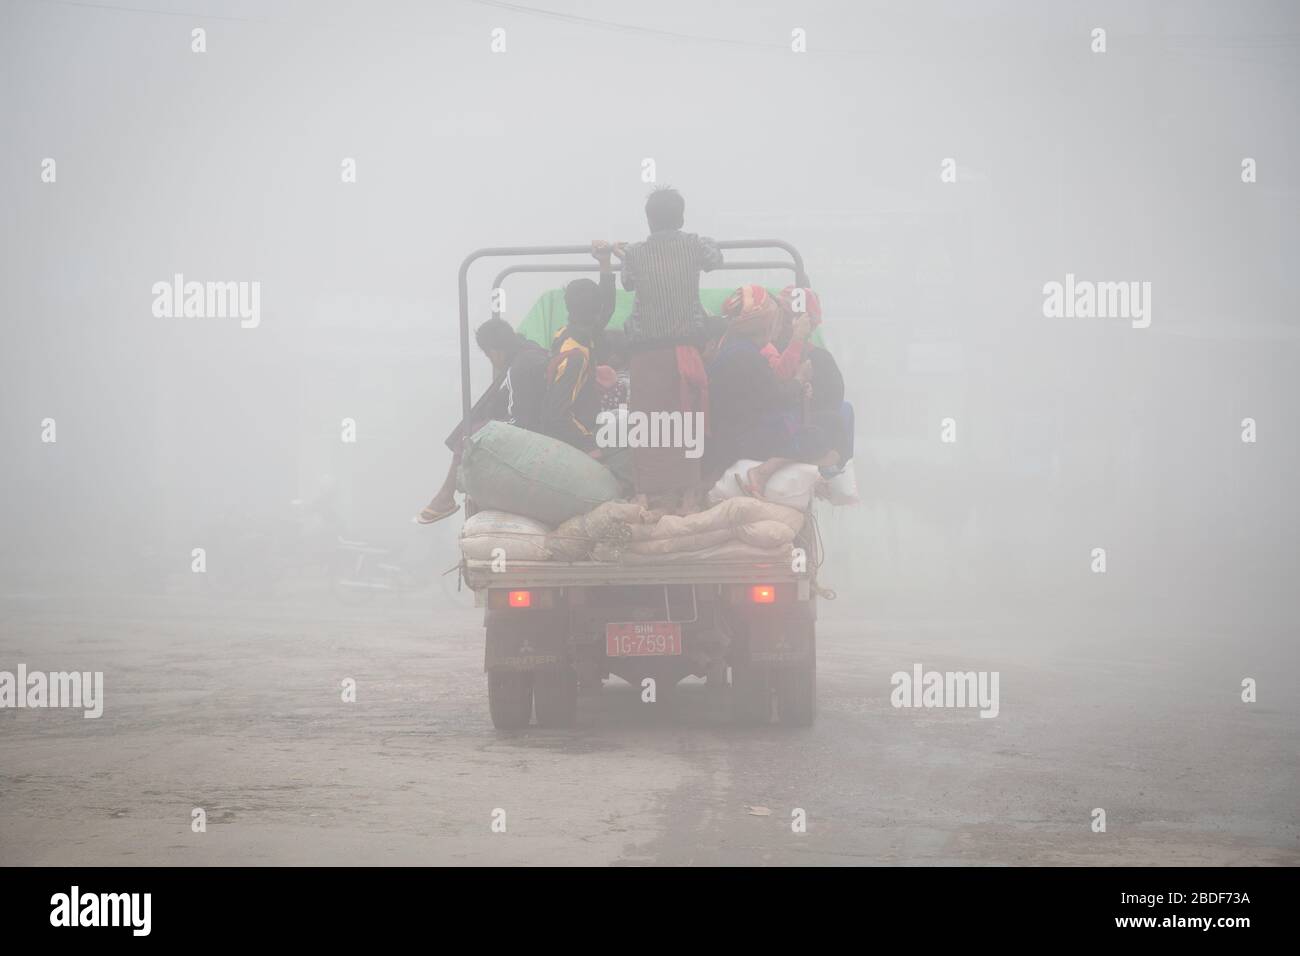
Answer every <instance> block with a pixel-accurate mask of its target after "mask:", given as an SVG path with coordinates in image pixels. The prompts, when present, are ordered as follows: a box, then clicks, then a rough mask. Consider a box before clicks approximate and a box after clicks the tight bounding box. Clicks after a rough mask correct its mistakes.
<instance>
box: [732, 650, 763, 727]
mask: <svg viewBox="0 0 1300 956" xmlns="http://www.w3.org/2000/svg"><path fill="white" fill-rule="evenodd" d="M731 713H732V718H733V719H734V720H735V722H736V723H738V724H740V725H742V726H746V727H753V726H758V725H761V724H766V723H768V722H770V721H771V719H772V672H771V670H769V669H768V668H766V667H754V666H753V665H748V664H746V665H742V666H740V667H733V668H732V669H731Z"/></svg>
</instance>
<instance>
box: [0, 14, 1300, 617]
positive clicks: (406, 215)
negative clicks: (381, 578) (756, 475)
mask: <svg viewBox="0 0 1300 956" xmlns="http://www.w3.org/2000/svg"><path fill="white" fill-rule="evenodd" d="M538 3H539V4H540V5H543V6H544V7H545V9H546V10H549V11H552V12H554V13H558V14H562V15H543V14H540V13H530V12H528V10H527V9H526V8H525V7H524V6H523V5H519V6H517V7H516V6H512V5H509V4H496V3H487V2H469V0H466V2H451V0H447V2H438V3H415V2H388V0H381V2H371V3H365V4H361V3H356V4H346V3H318V2H311V3H308V2H265V3H253V2H243V3H239V2H233V3H231V2H228V3H221V4H217V3H211V2H207V3H204V2H197V0H195V2H188V3H187V2H176V3H169V2H166V0H139V2H138V5H131V6H125V5H124V6H120V7H110V6H109V5H108V4H106V3H104V4H99V3H93V2H86V3H72V2H53V0H49V2H40V0H2V2H0V89H2V91H3V95H2V96H0V131H2V133H0V142H2V146H0V230H2V233H0V235H2V240H0V241H2V242H3V246H2V248H0V252H2V254H0V280H2V281H3V284H2V286H0V302H2V303H3V333H4V334H3V339H0V362H2V363H3V364H2V366H0V381H2V382H3V403H2V404H0V420H2V427H3V435H2V436H0V437H2V438H3V446H2V447H3V461H4V465H3V486H2V487H0V492H2V493H3V497H2V499H0V516H2V521H3V533H4V547H3V557H2V560H3V567H2V568H0V571H2V572H3V581H4V586H5V588H6V589H7V590H9V591H13V592H20V591H25V590H35V591H41V592H45V591H50V590H55V591H68V592H77V591H93V590H99V589H104V588H108V589H128V590H130V589H140V590H146V589H152V588H160V587H169V586H170V587H174V586H176V585H177V582H178V581H183V580H184V579H185V578H186V577H188V576H189V562H190V549H191V548H193V547H206V548H208V552H209V553H208V561H209V567H210V568H213V567H214V566H219V565H221V564H222V563H223V562H224V563H231V562H234V561H244V560H250V561H251V560H253V559H252V558H251V557H249V556H248V554H247V553H248V551H249V549H250V548H252V547H253V546H252V545H250V544H249V543H248V542H250V541H259V540H265V536H272V537H273V535H274V531H273V529H274V528H276V527H278V526H279V524H280V523H281V522H282V521H283V518H284V514H285V511H286V508H287V503H288V501H289V500H290V499H292V498H297V497H302V496H304V495H312V494H314V493H315V492H316V491H317V490H318V489H319V487H320V486H321V483H322V481H323V479H324V476H326V475H329V476H331V477H332V478H333V480H334V481H335V482H336V484H337V488H338V497H339V511H340V514H341V516H342V518H343V521H344V523H345V524H346V529H347V531H348V533H349V534H350V535H352V536H354V537H358V538H362V539H364V540H367V541H375V542H382V543H384V544H386V545H392V546H394V547H399V548H401V549H403V552H404V553H408V554H413V555H415V556H417V557H418V558H419V559H420V560H422V561H424V562H426V563H427V565H428V566H429V567H430V568H434V567H437V568H439V569H440V568H444V567H448V566H450V565H451V564H453V563H454V562H455V561H456V560H457V551H456V548H455V534H456V522H455V521H448V522H445V523H443V524H441V525H439V526H437V527H435V528H417V527H415V526H413V525H411V524H410V517H411V515H412V514H414V512H415V511H416V510H418V508H419V507H420V506H421V505H422V504H423V503H424V502H425V501H426V500H427V499H428V498H429V496H430V495H431V494H432V492H433V490H434V488H435V487H436V485H437V483H438V481H439V480H440V478H441V475H442V473H443V470H444V468H445V465H446V460H447V453H446V450H445V449H444V447H443V445H442V439H443V437H444V436H445V435H446V433H447V432H448V430H449V429H450V428H451V426H452V425H453V423H454V422H455V420H456V419H457V418H458V417H459V414H460V391H459V381H458V372H457V359H456V354H457V349H458V344H457V341H458V340H457V333H456V270H457V267H458V265H459V263H460V261H461V259H462V258H463V257H464V256H465V255H466V254H467V253H468V252H469V251H471V250H473V249H475V248H478V247H480V246H486V245H501V244H514V243H520V244H527V243H575V242H586V241H587V240H589V239H592V238H595V237H606V238H610V239H635V238H638V237H640V236H641V235H643V234H644V232H645V226H644V220H643V216H642V211H641V209H642V203H643V201H644V197H645V195H646V193H647V191H648V186H647V185H646V184H645V183H643V182H642V181H641V175H640V173H641V161H642V159H643V158H645V157H653V158H654V159H655V161H656V164H657V169H658V179H659V181H660V182H661V183H668V184H672V185H674V186H676V187H678V188H679V189H680V190H681V191H682V192H683V193H684V194H685V196H686V199H687V228H688V229H691V230H694V231H699V232H702V233H704V234H706V235H711V236H714V237H717V238H740V237H760V236H761V237H766V236H774V237H781V238H784V239H786V240H789V241H791V242H793V243H794V244H795V245H797V246H798V247H799V249H800V250H801V251H802V253H803V255H804V257H805V260H806V262H807V267H808V271H809V274H810V276H811V279H812V283H813V285H814V287H815V288H816V289H817V290H818V291H819V293H820V294H821V297H822V301H823V303H824V306H825V310H826V319H827V322H826V326H825V332H826V336H827V343H828V345H829V347H830V348H831V349H832V351H833V352H835V353H836V355H837V356H838V358H839V361H840V364H841V366H842V367H843V369H844V372H845V375H846V379H847V381H848V388H849V392H850V397H851V399H852V400H853V401H854V403H855V405H856V407H857V412H858V435H857V440H858V458H859V460H858V473H859V478H860V482H861V485H862V490H863V494H864V499H865V500H864V503H863V505H862V506H860V507H858V508H855V509H838V510H836V511H835V512H833V513H832V512H831V511H830V510H829V509H824V510H823V512H822V517H823V521H822V526H823V530H824V531H825V533H826V538H827V542H828V547H829V550H830V554H831V561H830V563H828V565H827V567H826V568H825V570H824V573H823V583H825V584H827V585H829V586H831V587H834V588H835V589H836V590H837V591H838V592H839V594H840V596H841V603H840V605H839V606H840V607H841V608H844V607H848V608H850V609H860V608H864V607H871V606H873V603H875V602H886V601H908V602H914V603H915V604H917V605H919V606H928V605H929V604H932V603H937V602H945V603H951V602H957V603H958V605H959V606H961V607H964V608H966V609H967V612H968V613H977V612H980V611H985V610H987V611H1002V612H1009V613H1013V614H1014V613H1016V609H1017V608H1019V607H1025V606H1029V605H1030V604H1033V605H1034V606H1042V607H1047V608H1056V607H1060V606H1062V605H1066V606H1070V607H1078V608H1091V607H1095V606H1097V604H1098V602H1105V601H1113V602H1116V605H1117V606H1118V605H1119V604H1124V605H1136V606H1140V607H1143V608H1145V609H1147V611H1148V612H1149V613H1150V614H1151V615H1152V618H1151V619H1152V630H1153V632H1159V633H1163V634H1164V635H1165V636H1167V637H1170V638H1174V637H1176V624H1175V623H1174V622H1175V621H1176V620H1178V619H1180V618H1181V617H1182V616H1183V614H1184V612H1190V613H1191V614H1193V615H1196V616H1198V617H1204V616H1206V615H1209V616H1211V617H1213V618H1214V619H1221V620H1222V621H1223V622H1225V623H1227V624H1230V625H1231V626H1232V627H1233V628H1256V629H1257V628H1261V627H1272V628H1277V631H1278V633H1279V634H1280V635H1282V634H1291V635H1293V633H1294V625H1293V612H1294V610H1295V608H1296V596H1295V593H1294V592H1295V583H1296V570H1297V562H1296V543H1295V542H1296V533H1297V516H1298V514H1300V507H1298V506H1297V500H1296V494H1295V487H1296V477H1297V463H1298V458H1297V451H1296V449H1297V438H1298V437H1300V428H1297V423H1296V419H1295V410H1296V398H1297V385H1296V373H1297V367H1298V365H1300V348H1298V347H1297V346H1298V344H1300V340H1298V338H1297V309H1296V294H1297V283H1298V280H1297V269H1296V253H1297V250H1298V242H1297V240H1298V239H1300V225H1298V223H1300V215H1298V213H1300V203H1298V202H1297V195H1298V194H1297V187H1296V178H1297V170H1300V156H1298V154H1297V147H1298V146H1300V136H1297V128H1296V116H1297V111H1296V90H1297V89H1300V13H1298V12H1297V8H1296V6H1295V5H1294V4H1292V3H1288V2H1278V3H1265V2H1247V3H1231V4H1229V3H1204V2H1202V3H1195V2H1193V3H1189V2H1168V3H1134V2H1127V0H1126V2H1116V3H1078V4H1070V5H1066V4H1059V3H1041V2H1021V3H1007V2H987V0H985V2H980V3H978V4H976V3H969V2H951V3H906V4H902V3H898V4H881V3H864V2H861V0H845V2H811V3H809V2H798V3H794V2H789V3H784V2H771V3H763V4H753V3H740V2H728V3H716V4H700V3H696V2H663V0H656V2H655V3H631V2H626V0H602V2H599V3H597V2H575V0H538ZM196 26H201V27H203V28H205V29H206V31H207V52H206V53H204V54H202V55H197V54H194V53H192V52H191V51H190V30H191V29H192V28H193V27H196ZM494 27H503V28H504V29H505V30H506V31H507V44H508V50H507V52H506V53H505V54H497V55H494V54H492V53H491V52H490V40H491V37H490V31H491V30H492V29H493V28H494ZM632 27H635V29H633V28H632ZM794 27H802V28H804V29H806V30H807V33H808V43H809V52H808V53H807V54H804V55H795V54H792V53H791V52H790V50H789V42H790V31H791V29H792V28H794ZM1094 27H1104V28H1105V29H1106V30H1107V44H1108V52H1106V53H1105V54H1104V55H1097V54H1094V53H1092V52H1091V50H1090V42H1091V40H1090V31H1091V30H1092V28H1094ZM1246 156H1250V157H1254V158H1255V159H1256V161H1257V163H1258V178H1259V181H1258V182H1257V183H1256V184H1253V185H1244V184H1243V183H1242V182H1241V180H1240V163H1241V159H1242V158H1243V157H1246ZM44 157H53V158H54V159H56V160H57V163H58V167H57V169H58V181H57V183H56V184H53V185H49V184H43V183H42V182H41V181H40V172H41V168H40V164H41V160H42V159H43V158H44ZM344 157H354V158H355V159H356V161H357V170H358V181H357V183H355V184H351V185H345V184H342V183H341V182H340V162H341V160H342V159H343V158H344ZM945 157H953V158H955V159H956V161H957V166H958V169H959V182H958V183H956V184H943V183H941V182H940V179H939V170H940V162H941V161H942V160H943V159H944V158H945ZM498 267H499V265H498V263H496V262H493V263H491V264H487V265H480V266H479V267H478V268H477V269H476V270H475V271H474V273H473V274H472V277H471V282H472V290H471V291H472V295H473V296H474V300H473V313H472V317H471V318H472V321H473V322H474V323H475V324H477V323H478V322H480V321H482V320H483V319H484V318H486V317H487V315H488V306H487V294H488V285H489V283H490V281H491V278H492V275H493V274H495V272H496V269H497V268H498ZM176 272H180V273H183V274H184V275H185V277H186V278H187V279H190V280H199V281H253V280H258V281H260V282H261V286H262V317H261V326H260V327H259V328H257V329H256V330H245V329H241V328H240V327H239V322H238V320H237V319H158V318H155V317H153V315H152V314H151V311H150V310H151V304H152V301H153V296H152V293H151V286H152V284H153V283H154V282H156V281H160V280H169V279H170V277H171V276H172V275H173V273H176ZM1067 272H1073V273H1075V274H1076V276H1078V277H1079V278H1080V279H1090V280H1098V281H1149V282H1151V283H1152V285H1153V306H1154V310H1153V319H1152V323H1151V327H1150V328H1148V329H1144V330H1136V329H1133V328H1131V325H1130V323H1129V322H1128V321H1127V320H1122V319H1112V320H1095V319H1094V320H1088V319H1059V320H1051V319H1046V318H1044V317H1043V315H1042V302H1043V295H1042V287H1043V284H1044V283H1045V282H1048V281H1062V280H1063V279H1064V276H1065V274H1066V273H1067ZM746 278H748V279H758V280H763V281H767V282H768V283H769V284H778V283H779V284H784V283H785V282H786V281H787V277H786V276H785V275H782V274H779V273H772V274H770V275H766V276H761V275H760V276H751V277H746ZM741 279H742V276H740V275H738V274H735V273H730V274H727V275H726V276H725V277H722V278H719V279H718V280H717V284H719V285H723V284H735V283H737V282H739V281H741ZM555 284H558V280H557V282H556V283H555ZM545 287H546V282H545V281H543V280H541V279H537V280H533V279H530V278H529V277H524V276H516V277H514V278H513V279H512V280H510V284H509V286H508V289H509V293H510V306H509V312H508V317H510V318H511V319H513V320H515V321H518V319H519V318H521V317H522V316H523V314H524V313H525V312H526V311H527V308H528V306H529V305H530V304H531V302H532V300H533V298H534V297H535V296H536V294H537V293H539V292H540V291H542V290H543V289H544V288H545ZM475 363H476V364H475V374H476V376H477V378H476V383H477V385H478V386H481V385H482V384H484V383H485V382H486V371H487V366H486V362H485V360H483V359H482V358H481V356H478V355H477V354H476V355H475ZM1247 416H1249V417H1252V418H1254V419H1255V420H1256V421H1257V422H1258V442H1257V443H1256V444H1243V443H1242V442H1241V440H1240V433H1241V426H1240V423H1241V420H1242V419H1243V418H1244V417H1247ZM46 417H51V418H54V419H56V420H57V427H58V442H57V444H52V445H51V444H44V443H42V442H41V440H40V434H41V424H40V423H41V420H42V419H43V418H46ZM344 417H350V418H354V419H355V420H356V421H357V427H358V440H357V442H356V444H352V445H349V444H344V443H342V442H341V441H340V440H339V428H340V420H341V419H342V418H344ZM945 417H951V418H954V419H955V420H956V422H957V436H958V440H957V443H956V444H955V445H945V444H941V443H940V441H939V429H940V421H941V419H943V418H945ZM241 542H242V543H241ZM1094 547H1105V548H1106V549H1107V559H1108V573H1107V574H1106V575H1105V576H1104V577H1102V576H1099V575H1094V574H1092V573H1091V572H1090V570H1089V563H1090V560H1091V558H1090V551H1091V549H1092V548H1094ZM448 580H449V579H448ZM435 595H436V598H437V600H440V601H441V600H458V599H457V598H454V597H453V596H450V595H448V594H446V593H445V592H444V590H443V589H442V588H439V589H438V591H436V592H435Z"/></svg>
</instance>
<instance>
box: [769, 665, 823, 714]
mask: <svg viewBox="0 0 1300 956" xmlns="http://www.w3.org/2000/svg"><path fill="white" fill-rule="evenodd" d="M776 711H777V717H778V719H779V720H780V721H781V723H782V724H784V725H785V726H787V727H811V726H812V725H813V721H814V720H816V718H817V659H816V657H815V656H814V658H813V659H812V660H811V661H810V662H809V663H807V664H803V665H800V666H799V667H792V668H790V669H789V670H784V671H781V672H780V673H779V674H777V675H776Z"/></svg>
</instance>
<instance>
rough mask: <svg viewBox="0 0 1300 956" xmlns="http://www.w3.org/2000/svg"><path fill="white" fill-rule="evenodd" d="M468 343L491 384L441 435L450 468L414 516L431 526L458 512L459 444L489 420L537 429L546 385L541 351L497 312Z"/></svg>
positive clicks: (544, 356) (543, 359)
mask: <svg viewBox="0 0 1300 956" xmlns="http://www.w3.org/2000/svg"><path fill="white" fill-rule="evenodd" d="M474 341H475V342H476V343H478V347H479V348H480V349H482V350H483V354H485V355H486V356H487V357H488V361H490V362H491V363H492V384H491V385H490V386H489V387H488V390H487V391H486V392H484V393H483V395H482V396H481V397H480V398H479V400H478V401H477V402H475V403H474V407H473V408H472V409H470V413H469V418H467V419H465V420H464V421H463V422H461V423H460V424H459V425H457V426H456V430H455V431H453V432H452V433H451V435H449V436H448V437H447V442H446V444H447V447H448V448H449V449H451V466H450V467H449V468H448V469H447V475H446V477H445V478H444V479H443V481H442V486H441V487H440V488H439V489H438V493H437V494H435V495H434V496H433V500H431V501H430V502H429V503H428V504H427V505H425V506H424V508H422V509H421V510H420V513H419V514H418V515H416V517H415V520H416V522H417V523H419V524H433V523H434V522H436V521H441V520H442V519H443V518H447V517H450V516H451V515H454V514H455V513H456V512H457V511H458V510H459V508H460V506H459V505H457V504H456V471H457V469H458V468H459V467H460V454H461V446H462V445H463V444H464V441H465V439H466V438H467V437H469V436H470V435H472V434H474V432H476V431H478V430H479V428H481V427H482V426H483V425H484V424H486V423H487V422H488V421H490V420H492V419H498V420H500V421H504V422H508V423H510V424H511V425H516V426H518V427H520V428H527V429H528V430H529V431H540V430H541V429H540V426H541V419H540V414H539V413H540V410H541V407H542V395H543V393H544V391H545V388H546V359H547V355H546V350H545V349H543V348H542V347H541V346H539V345H537V344H535V343H533V342H531V341H529V340H528V339H526V338H524V337H523V336H522V335H520V334H519V333H518V332H516V331H515V330H514V329H513V328H511V327H510V323H509V322H507V321H506V320H505V319H503V318H501V317H500V316H494V317H493V318H490V319H488V320H487V321H486V322H484V323H483V324H482V325H480V326H479V327H478V329H477V330H476V331H475V332H474Z"/></svg>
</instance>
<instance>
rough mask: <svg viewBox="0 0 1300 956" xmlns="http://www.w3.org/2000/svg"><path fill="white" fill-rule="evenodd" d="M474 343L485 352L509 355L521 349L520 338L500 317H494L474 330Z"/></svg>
mask: <svg viewBox="0 0 1300 956" xmlns="http://www.w3.org/2000/svg"><path fill="white" fill-rule="evenodd" d="M474 341H475V342H477V343H478V347H479V348H481V349H482V350H483V351H484V352H507V353H509V352H513V351H514V350H515V349H516V348H518V347H519V336H518V335H516V334H515V330H514V329H512V328H511V327H510V323H509V322H507V321H506V320H505V319H503V318H501V316H499V315H494V316H493V317H492V318H490V319H488V320H487V321H486V322H484V323H483V324H482V325H480V326H479V327H478V328H477V329H475V330H474Z"/></svg>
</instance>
